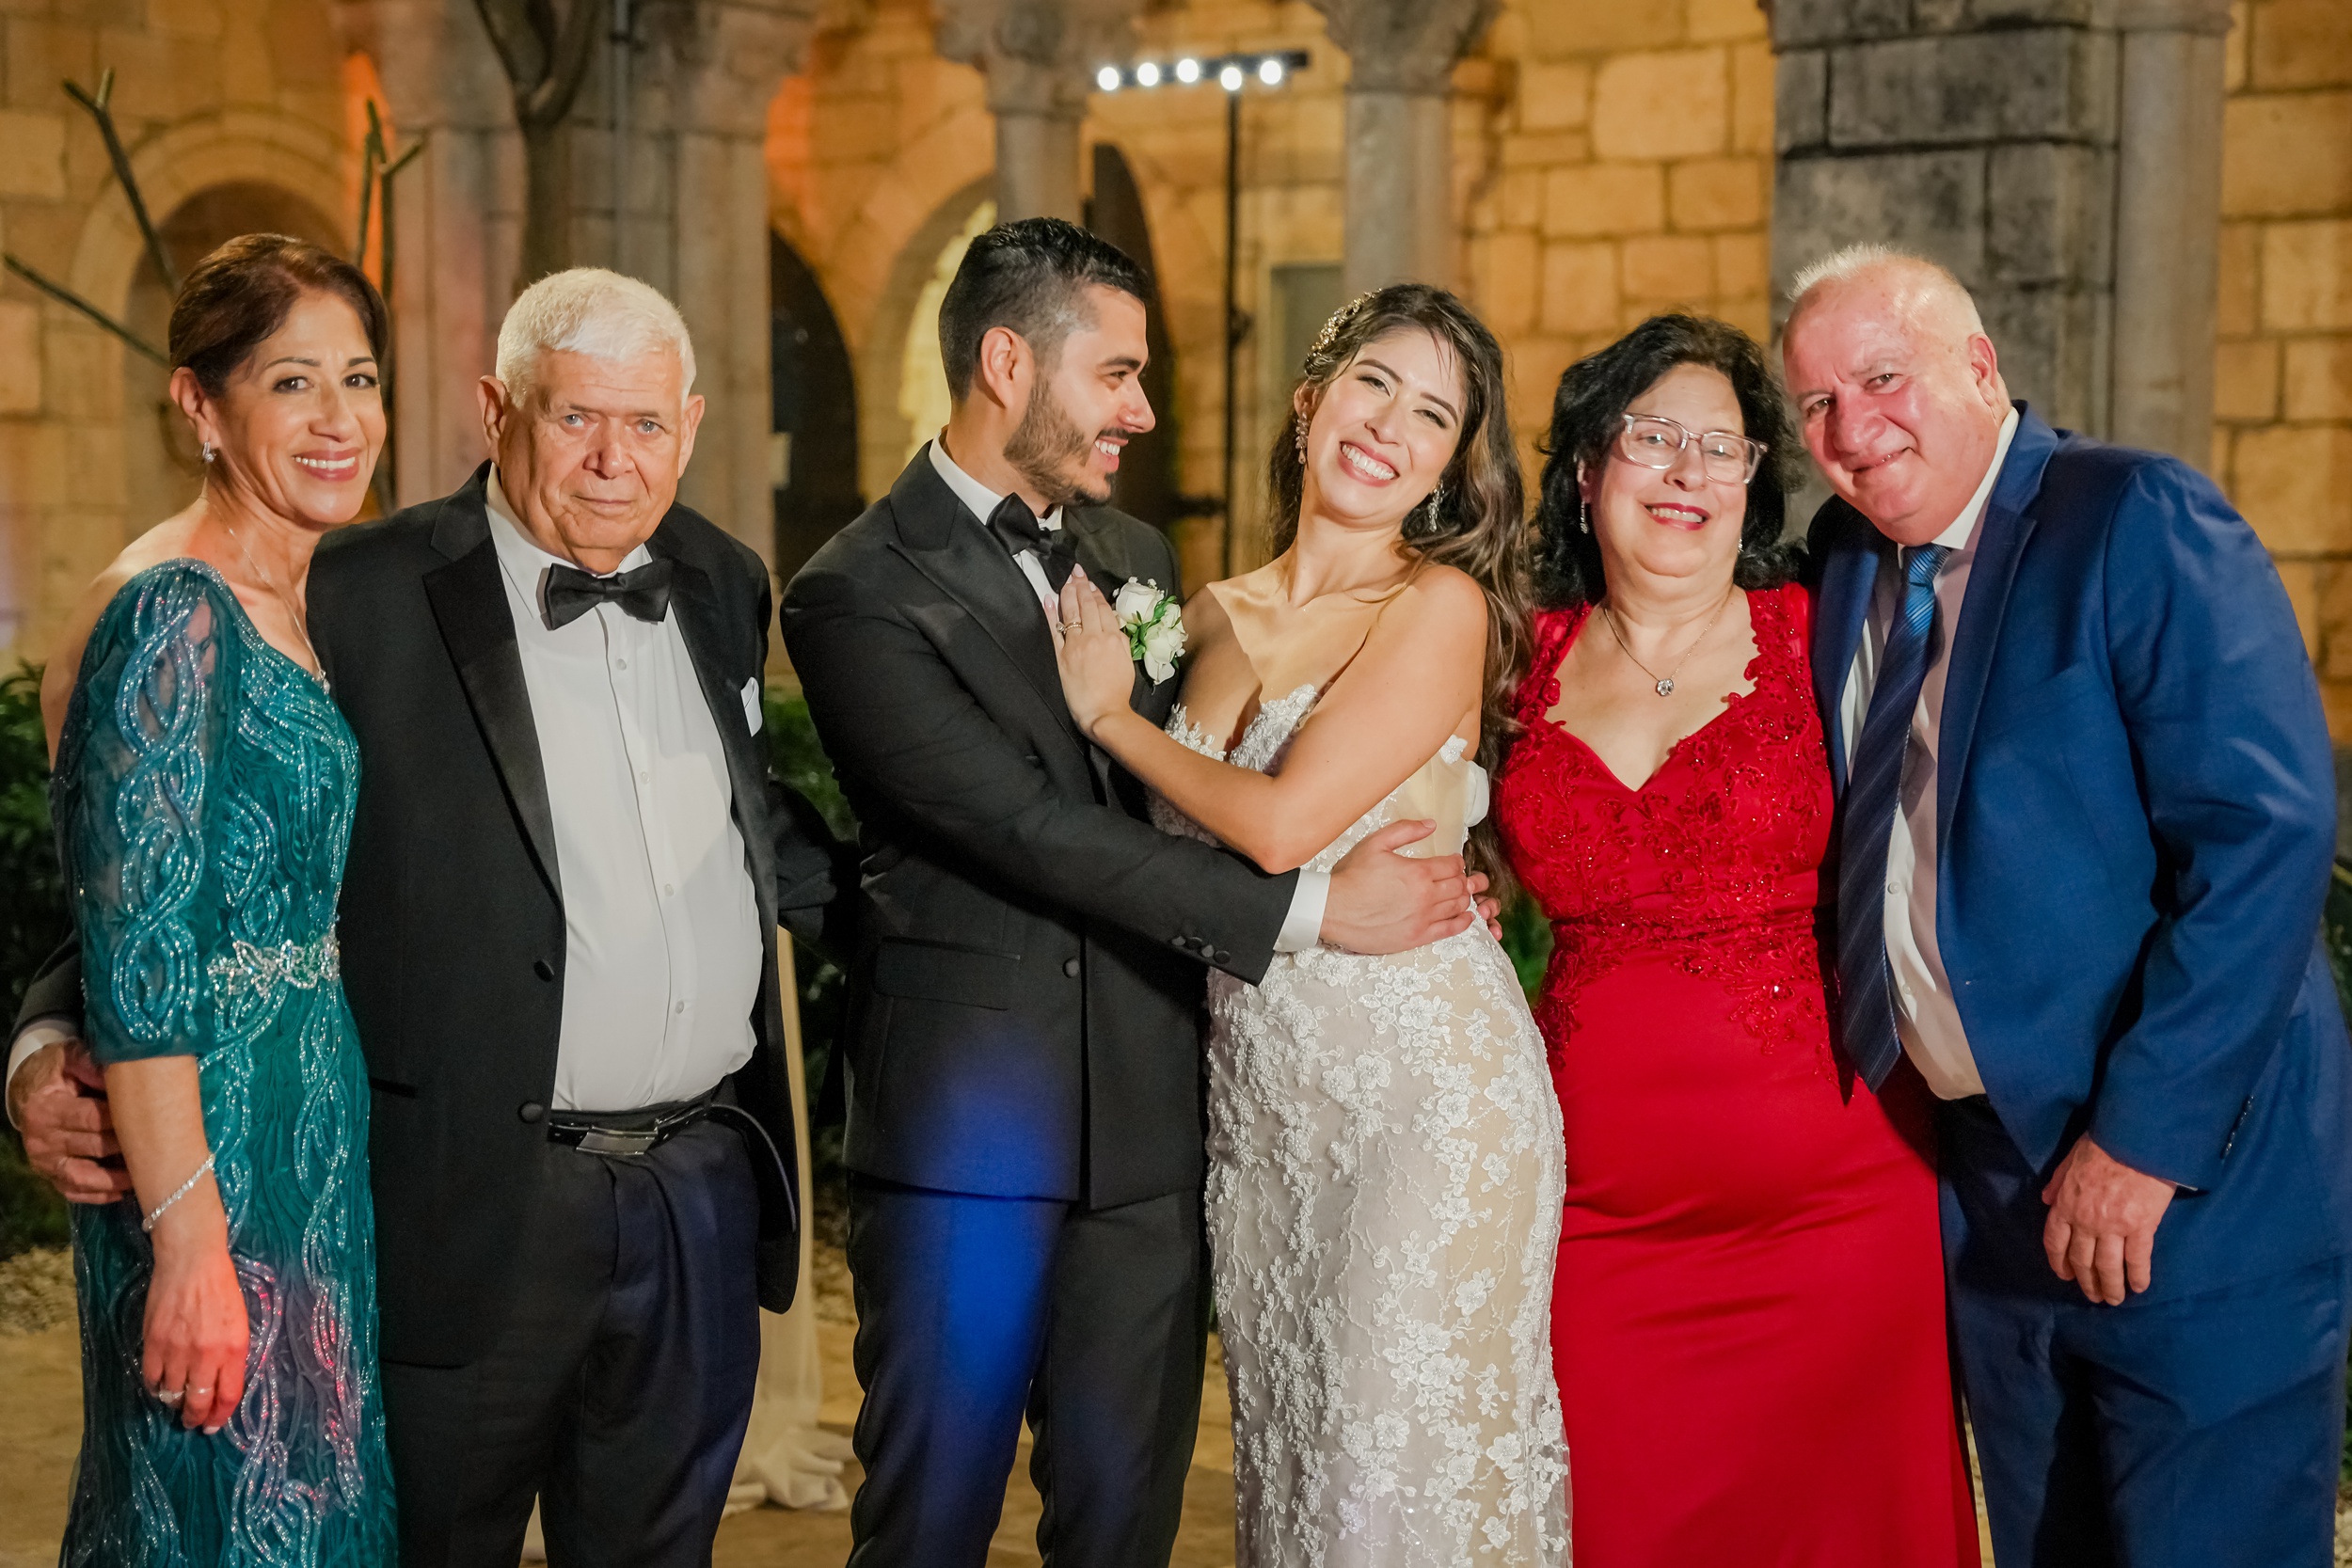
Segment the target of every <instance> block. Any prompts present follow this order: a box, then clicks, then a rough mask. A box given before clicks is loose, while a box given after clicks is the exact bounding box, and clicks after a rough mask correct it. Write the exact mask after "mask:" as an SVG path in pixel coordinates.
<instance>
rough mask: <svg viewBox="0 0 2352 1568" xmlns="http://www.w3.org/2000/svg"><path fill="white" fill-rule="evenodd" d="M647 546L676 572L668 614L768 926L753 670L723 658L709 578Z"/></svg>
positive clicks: (657, 541) (654, 544)
mask: <svg viewBox="0 0 2352 1568" xmlns="http://www.w3.org/2000/svg"><path fill="white" fill-rule="evenodd" d="M646 547H647V548H648V549H649V550H651V551H652V553H653V554H655V555H657V556H660V557H663V558H665V559H667V560H668V561H669V562H671V564H672V568H673V570H674V571H675V574H676V575H675V577H674V578H672V579H671V583H670V613H671V614H673V615H675V616H676V617H677V629H678V636H679V637H680V638H681V639H682V640H683V641H685V643H686V657H687V658H688V660H689V661H690V662H691V664H692V665H693V666H694V679H695V682H696V684H698V685H699V686H700V687H701V688H702V693H703V702H704V704H705V705H707V707H708V708H709V709H710V721H711V722H712V723H713V724H715V725H717V726H718V729H719V745H720V749H721V750H722V751H723V752H726V758H727V783H728V784H730V785H731V786H732V787H733V789H734V791H735V822H736V826H737V827H738V828H739V830H740V831H741V832H742V834H743V843H744V846H745V847H746V848H748V849H749V850H750V851H751V856H752V869H753V878H752V880H753V881H754V883H755V885H756V887H757V890H758V894H759V910H760V915H761V919H762V922H763V924H765V925H769V926H772V925H774V924H775V911H774V910H773V909H772V908H771V905H772V904H773V903H774V901H775V878H774V876H773V875H772V874H771V871H770V869H769V865H768V861H769V855H770V852H771V846H770V844H769V840H768V833H767V822H766V817H767V811H766V803H767V799H768V789H767V777H768V775H767V769H766V768H763V767H762V766H761V765H760V759H759V755H758V752H757V746H758V742H757V740H756V739H755V737H754V736H753V735H752V729H751V721H750V720H749V719H748V718H746V717H745V715H744V712H743V681H744V680H748V679H751V678H753V675H754V674H755V673H756V672H746V673H744V674H742V675H741V676H740V677H739V676H738V674H737V670H738V668H739V666H740V665H741V664H742V662H743V661H742V660H740V659H736V660H730V659H729V658H728V657H727V642H728V638H727V629H726V626H725V625H724V623H723V621H722V619H721V617H720V614H719V595H718V591H717V589H716V588H715V587H714V586H713V585H712V583H711V580H710V578H709V576H708V575H707V573H705V572H704V571H703V569H702V568H701V567H699V566H697V565H695V564H694V563H693V562H691V561H688V560H686V559H685V557H684V556H683V555H681V554H680V553H679V552H678V551H677V550H676V549H675V547H672V546H667V545H666V543H665V541H664V540H663V538H662V535H661V533H660V532H657V533H655V535H654V537H653V538H652V540H650V541H649V542H648V544H647V546H646Z"/></svg>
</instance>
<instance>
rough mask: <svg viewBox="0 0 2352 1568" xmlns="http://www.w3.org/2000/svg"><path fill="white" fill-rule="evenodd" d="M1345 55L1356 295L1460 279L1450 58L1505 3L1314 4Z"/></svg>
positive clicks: (1350, 253)
mask: <svg viewBox="0 0 2352 1568" xmlns="http://www.w3.org/2000/svg"><path fill="white" fill-rule="evenodd" d="M1313 5H1314V7H1315V8H1316V9H1317V10H1319V11H1321V12H1322V13H1323V16H1324V26H1325V30H1326V31H1327V32H1328V33H1329V34H1330V37H1331V41H1332V42H1333V43H1335V44H1337V45H1339V46H1340V48H1342V49H1343V50H1345V51H1346V52H1347V56H1348V61H1349V74H1348V81H1347V133H1346V140H1347V172H1346V196H1345V202H1346V214H1347V215H1346V245H1347V254H1346V259H1345V261H1344V264H1343V268H1342V274H1341V278H1342V288H1343V290H1344V291H1345V292H1346V293H1347V294H1348V295H1350V296H1351V297H1352V296H1354V295H1356V294H1359V293H1362V292H1364V291H1365V290H1367V289H1376V288H1379V287H1381V286H1382V285H1383V284H1387V283H1397V282H1406V281H1413V282H1422V283H1436V284H1439V285H1441V286H1443V285H1450V284H1451V283H1452V282H1453V281H1454V272H1455V264H1454V262H1455V256H1456V253H1457V251H1458V249H1459V245H1460V234H1459V232H1458V230H1459V225H1458V224H1456V223H1455V221H1454V135H1453V102H1452V91H1453V80H1454V62H1455V61H1457V60H1459V59H1460V58H1461V57H1462V55H1463V54H1464V53H1465V52H1466V51H1468V50H1469V48H1470V45H1471V43H1473V42H1474V41H1476V40H1477V38H1478V36H1479V35H1480V34H1481V33H1483V32H1485V31H1486V24H1488V23H1489V22H1491V21H1493V20H1494V16H1495V12H1496V11H1497V10H1498V9H1500V8H1501V7H1500V0H1313Z"/></svg>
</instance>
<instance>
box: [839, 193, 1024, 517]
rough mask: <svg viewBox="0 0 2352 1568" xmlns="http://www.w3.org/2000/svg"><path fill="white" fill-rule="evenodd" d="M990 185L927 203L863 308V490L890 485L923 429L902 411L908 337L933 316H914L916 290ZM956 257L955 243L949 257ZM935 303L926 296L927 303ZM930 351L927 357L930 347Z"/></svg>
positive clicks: (931, 275) (876, 491) (928, 283)
mask: <svg viewBox="0 0 2352 1568" xmlns="http://www.w3.org/2000/svg"><path fill="white" fill-rule="evenodd" d="M992 189H993V182H992V181H990V180H988V179H980V180H975V181H973V182H971V183H969V184H967V185H965V186H964V187H963V188H962V189H961V190H960V191H957V192H956V193H955V194H954V195H952V196H950V197H948V198H947V199H946V200H945V201H943V202H941V203H940V204H939V205H938V206H937V207H936V208H935V209H933V210H932V212H931V214H930V216H929V217H928V218H926V219H925V220H924V221H923V222H922V223H921V224H920V225H918V226H917V227H916V228H915V230H914V233H913V234H911V235H910V236H908V238H907V240H906V242H905V243H904V244H903V245H901V246H900V247H899V249H898V255H897V256H896V258H895V259H894V260H893V261H892V262H891V265H890V270H889V272H888V274H887V275H886V280H885V281H884V282H883V284H882V289H881V290H880V291H879V293H877V294H876V295H875V297H874V299H873V303H872V308H871V309H870V310H869V312H868V313H867V315H866V341H864V343H862V344H861V345H860V346H859V349H858V355H857V364H858V446H859V453H858V475H859V481H860V483H861V484H862V485H863V486H864V488H865V491H866V494H867V495H869V496H879V495H881V494H882V493H883V492H884V491H886V490H887V489H889V488H890V484H891V482H892V481H893V480H895V479H897V478H898V470H899V469H900V468H903V467H906V463H907V457H908V453H909V451H911V450H912V448H913V446H914V443H915V442H917V441H919V440H920V439H921V438H922V436H927V435H929V434H930V432H928V431H924V432H920V433H918V432H917V430H916V425H917V423H918V420H917V419H916V418H914V417H910V414H909V412H908V409H907V406H906V404H907V402H908V399H907V397H906V395H905V394H906V392H907V390H908V375H907V363H908V358H909V341H910V339H912V338H913V337H914V333H915V332H916V330H917V329H918V327H919V328H920V329H921V330H922V331H924V332H930V331H931V330H933V329H934V328H935V326H936V325H937V321H936V317H935V316H934V318H933V320H931V321H926V322H920V323H918V322H917V321H916V319H915V318H916V316H917V315H918V314H920V313H921V307H922V304H923V296H924V294H925V292H926V291H927V290H928V289H930V288H931V287H932V285H933V283H934V279H935V277H936V276H937V274H938V272H939V269H940V265H941V262H942V261H943V259H944V258H945V256H946V251H947V248H948V246H949V245H950V244H952V243H955V242H957V241H960V240H961V239H962V238H964V231H965V230H966V229H967V228H968V227H969V226H970V225H971V223H972V219H973V217H974V215H975V214H977V213H978V211H979V210H980V208H981V206H982V204H983V203H988V202H990V200H991V191H992ZM957 259H959V260H960V259H961V249H959V250H958V253H957ZM949 265H950V270H952V262H950V263H949ZM936 306H937V302H936V300H935V299H934V301H933V309H934V310H935V309H936ZM931 352H932V357H934V358H935V357H936V356H937V350H936V349H933V350H932V351H931ZM916 401H918V402H921V401H924V400H920V399H918V400H916Z"/></svg>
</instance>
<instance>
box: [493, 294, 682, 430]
mask: <svg viewBox="0 0 2352 1568" xmlns="http://www.w3.org/2000/svg"><path fill="white" fill-rule="evenodd" d="M662 349H668V350H671V351H672V352H674V353H675V354H676V355H677V358H678V368H679V369H680V370H681V371H683V372H685V379H684V381H683V382H682V383H681V384H680V386H679V388H678V396H679V397H680V398H681V399H683V398H684V397H685V396H686V395H687V394H688V393H691V391H693V389H694V341H693V339H692V338H691V337H689V336H688V335H687V331H686V319H685V318H684V317H683V316H680V315H679V314H678V313H677V307H676V306H675V305H673V304H671V303H670V302H669V301H668V300H667V299H665V298H663V297H662V294H661V291H660V290H659V289H657V288H655V287H653V286H652V285H651V284H649V283H641V282H639V281H638V280H637V279H636V278H634V277H622V276H621V275H620V274H619V273H617V272H607V271H606V270H605V269H604V268H602V267H574V268H572V269H571V270H570V271H568V272H558V273H550V274H548V276H547V277H542V278H541V279H539V281H538V282H536V283H533V284H532V286H531V287H530V288H528V289H525V290H524V291H523V292H522V293H521V294H520V295H519V296H518V297H517V298H516V301H515V303H514V305H513V306H512V307H510V308H509V309H508V310H507V312H506V320H505V321H504V322H502V323H501V324H500V325H499V362H498V375H499V379H500V380H501V381H503V382H505V383H506V387H507V390H508V391H510V392H512V393H513V394H514V395H515V396H516V398H518V399H519V398H521V397H524V396H526V395H527V394H528V393H529V391H530V389H531V381H532V372H534V371H535V370H536V369H537V368H538V362H539V356H540V355H542V354H550V353H552V354H584V355H586V356H588V357H590V358H591V359H602V360H605V361H607V362H608V363H612V364H626V363H628V361H630V360H634V359H640V358H643V357H644V356H646V355H648V354H652V353H656V352H658V351H660V350H662Z"/></svg>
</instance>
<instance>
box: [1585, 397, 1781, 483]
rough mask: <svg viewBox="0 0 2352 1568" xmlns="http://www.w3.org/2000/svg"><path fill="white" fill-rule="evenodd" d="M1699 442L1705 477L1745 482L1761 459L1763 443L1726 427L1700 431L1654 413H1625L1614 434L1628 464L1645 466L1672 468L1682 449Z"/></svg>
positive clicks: (1762, 458) (1700, 461) (1729, 481)
mask: <svg viewBox="0 0 2352 1568" xmlns="http://www.w3.org/2000/svg"><path fill="white" fill-rule="evenodd" d="M1693 441H1695V442H1697V443H1698V449H1699V465H1700V467H1702V468H1704V469H1705V470H1706V472H1707V477H1708V478H1709V479H1712V480H1719V481H1721V482H1723V483H1726V484H1745V483H1748V481H1750V480H1752V479H1754V478H1755V477H1756V468H1757V467H1759V466H1760V465H1761V464H1762V463H1763V461H1764V453H1765V451H1766V448H1765V445H1764V443H1763V442H1761V441H1751V440H1749V439H1748V438H1747V437H1746V436H1734V435H1733V434H1732V433H1731V432H1730V431H1728V430H1709V431H1707V432H1704V433H1702V432H1699V431H1695V430H1692V429H1689V428H1687V427H1686V426H1683V425H1681V424H1677V422H1676V421H1674V420H1669V419H1665V418H1663V417H1661V416H1660V415H1657V414H1628V415H1626V416H1625V428H1624V429H1623V430H1621V431H1619V432H1618V433H1617V451H1619V452H1620V453H1621V454H1623V456H1624V457H1625V460H1626V461H1627V462H1629V463H1639V464H1640V465H1641V466H1642V467H1645V468H1671V467H1674V466H1675V465H1676V464H1677V463H1679V462H1680V461H1682V453H1683V450H1684V449H1685V448H1687V447H1688V446H1690V445H1691V444H1692V442H1693Z"/></svg>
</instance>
